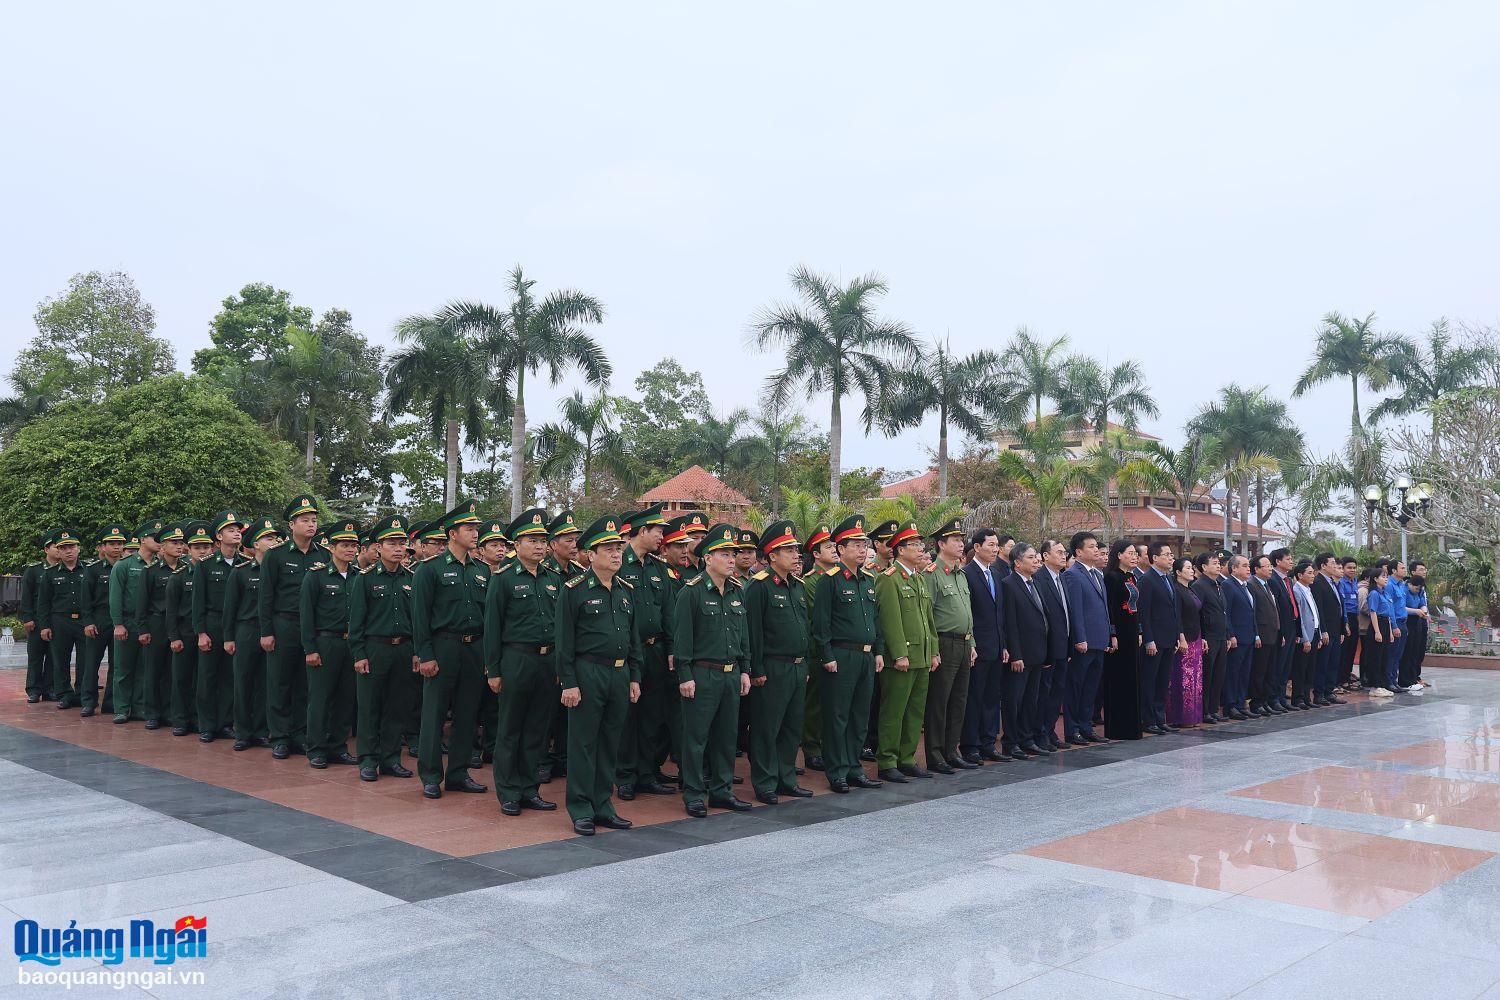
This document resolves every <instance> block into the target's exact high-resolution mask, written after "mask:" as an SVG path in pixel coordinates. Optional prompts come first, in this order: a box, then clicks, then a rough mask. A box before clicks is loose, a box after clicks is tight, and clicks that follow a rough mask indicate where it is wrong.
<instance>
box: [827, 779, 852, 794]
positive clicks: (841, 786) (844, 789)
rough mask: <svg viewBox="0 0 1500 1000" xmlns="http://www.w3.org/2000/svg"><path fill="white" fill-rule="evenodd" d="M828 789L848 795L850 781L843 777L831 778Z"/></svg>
mask: <svg viewBox="0 0 1500 1000" xmlns="http://www.w3.org/2000/svg"><path fill="white" fill-rule="evenodd" d="M828 790H829V791H830V792H836V793H837V794H839V795H848V794H849V782H847V781H845V780H844V779H843V778H830V779H829V780H828Z"/></svg>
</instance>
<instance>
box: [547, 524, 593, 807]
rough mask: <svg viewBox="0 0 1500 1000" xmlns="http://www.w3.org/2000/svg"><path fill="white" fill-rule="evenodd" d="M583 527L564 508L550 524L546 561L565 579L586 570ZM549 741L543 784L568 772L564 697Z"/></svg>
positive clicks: (556, 707)
mask: <svg viewBox="0 0 1500 1000" xmlns="http://www.w3.org/2000/svg"><path fill="white" fill-rule="evenodd" d="M582 530H583V529H582V528H580V527H579V526H578V525H577V524H575V523H574V521H573V512H572V511H571V510H564V511H561V512H560V513H559V514H558V515H557V516H556V517H554V518H553V519H552V520H551V521H549V522H548V524H547V548H548V555H547V558H546V559H544V560H542V563H543V565H545V566H546V567H547V568H548V569H550V570H552V572H554V573H556V574H557V575H558V576H559V577H561V578H562V581H563V582H564V583H567V582H568V581H569V580H571V579H573V577H575V576H577V575H579V574H580V573H582V572H583V571H584V569H583V567H582V566H581V565H579V563H578V560H577V556H578V536H579V534H580V533H581V532H582ZM546 745H547V747H548V750H547V753H546V754H545V755H544V762H543V764H542V766H541V767H540V768H538V769H537V773H536V780H537V781H538V782H540V783H541V784H543V785H545V784H548V783H550V782H551V781H552V777H553V775H556V776H557V777H559V778H560V777H562V776H563V775H565V774H567V773H568V709H567V707H566V706H564V705H563V703H562V702H561V701H556V702H554V704H553V711H552V721H551V723H550V724H549V725H548V727H547V738H546Z"/></svg>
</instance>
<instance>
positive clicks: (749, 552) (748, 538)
mask: <svg viewBox="0 0 1500 1000" xmlns="http://www.w3.org/2000/svg"><path fill="white" fill-rule="evenodd" d="M758 554H759V550H758V549H757V547H756V538H755V532H753V531H751V530H750V529H748V528H736V529H734V576H735V579H737V580H739V581H740V583H742V584H746V585H748V584H749V583H750V580H751V578H752V577H754V576H755V560H756V556H757V555H758Z"/></svg>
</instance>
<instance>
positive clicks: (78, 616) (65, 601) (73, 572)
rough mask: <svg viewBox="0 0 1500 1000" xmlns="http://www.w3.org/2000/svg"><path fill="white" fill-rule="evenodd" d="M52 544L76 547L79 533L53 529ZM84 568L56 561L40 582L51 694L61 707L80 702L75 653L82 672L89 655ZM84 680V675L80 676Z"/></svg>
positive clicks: (38, 597)
mask: <svg viewBox="0 0 1500 1000" xmlns="http://www.w3.org/2000/svg"><path fill="white" fill-rule="evenodd" d="M49 544H51V545H56V546H63V545H72V546H74V547H77V545H78V535H77V534H76V533H75V532H72V531H68V530H66V529H64V530H60V531H54V532H53V533H52V535H51V539H50V542H49ZM85 569H86V568H85V567H84V565H83V563H82V562H75V563H74V564H73V568H72V569H68V566H67V563H64V562H61V561H59V562H57V563H55V564H53V565H51V566H48V567H47V568H46V569H44V570H42V573H41V580H40V582H39V583H38V585H37V594H36V604H37V608H36V615H37V628H39V629H49V630H50V631H51V637H50V638H49V639H48V640H47V657H48V659H50V660H51V661H52V680H51V689H52V694H53V695H55V696H56V697H57V707H58V708H68V707H70V706H72V705H77V704H79V699H78V695H77V694H76V693H75V691H74V689H73V654H74V652H75V651H76V652H77V654H78V667H79V673H80V675H81V674H82V671H83V662H84V660H85V659H86V658H87V655H86V653H85V651H84V635H83V627H84V626H85V625H86V624H88V622H87V621H86V620H85V612H86V609H85V608H84V603H83V599H84V594H83V576H84V572H85ZM80 679H81V678H80Z"/></svg>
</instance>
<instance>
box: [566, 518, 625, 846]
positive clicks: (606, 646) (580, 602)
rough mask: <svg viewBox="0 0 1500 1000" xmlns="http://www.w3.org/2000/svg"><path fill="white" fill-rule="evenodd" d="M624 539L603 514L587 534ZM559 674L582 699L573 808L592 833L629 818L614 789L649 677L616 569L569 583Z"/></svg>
mask: <svg viewBox="0 0 1500 1000" xmlns="http://www.w3.org/2000/svg"><path fill="white" fill-rule="evenodd" d="M612 542H620V543H623V542H624V539H622V538H621V537H620V535H619V523H618V521H617V520H616V519H615V518H613V517H609V518H600V519H599V520H598V521H595V522H594V523H593V524H592V525H591V526H590V527H589V529H588V530H587V531H585V532H584V533H583V536H582V544H583V546H584V547H585V548H589V549H596V548H597V547H598V546H600V545H605V544H609V543H612ZM556 640H557V677H558V683H559V684H560V685H561V686H562V689H563V693H566V692H568V691H570V690H572V689H574V688H576V689H578V691H579V698H580V700H579V702H578V705H577V706H576V707H574V708H570V709H569V710H568V715H569V717H568V794H567V800H568V815H569V816H571V817H572V819H573V823H574V826H573V828H574V830H576V831H577V832H578V833H581V834H585V835H588V834H592V833H593V829H594V825H595V824H596V823H603V824H605V825H628V821H626V820H621V819H619V818H618V816H617V815H616V813H615V807H614V802H613V801H612V800H611V792H612V791H613V789H614V781H615V770H616V765H617V763H618V756H619V737H620V730H621V727H623V726H624V724H625V709H626V706H627V705H629V704H630V686H631V685H632V684H639V683H640V677H641V643H640V636H639V634H638V633H637V632H636V622H635V601H634V599H633V596H632V593H631V588H630V584H628V583H626V582H625V581H623V580H621V579H619V577H618V576H616V577H615V578H614V579H613V580H611V581H610V585H609V586H607V587H606V586H605V585H604V583H603V582H602V581H601V580H600V579H599V576H598V574H597V573H595V572H594V570H593V569H588V570H585V571H584V572H583V573H581V574H579V575H578V576H575V577H574V578H573V579H571V580H569V581H568V582H567V583H565V584H564V585H563V589H562V593H561V596H560V598H559V600H558V602H557V622H556Z"/></svg>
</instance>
